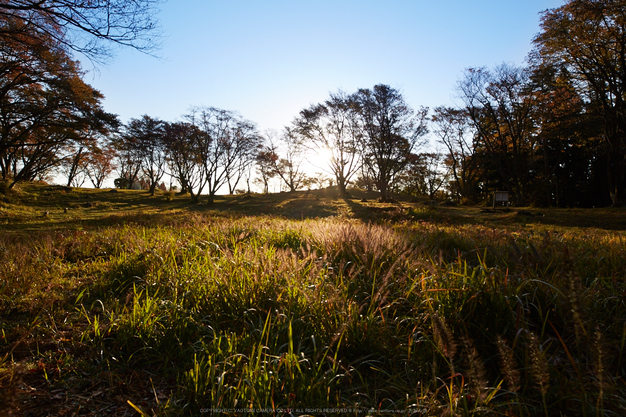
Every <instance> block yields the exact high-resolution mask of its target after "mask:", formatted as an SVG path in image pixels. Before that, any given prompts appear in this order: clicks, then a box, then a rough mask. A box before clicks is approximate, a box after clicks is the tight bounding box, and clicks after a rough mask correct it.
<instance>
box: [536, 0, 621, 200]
mask: <svg viewBox="0 0 626 417" xmlns="http://www.w3.org/2000/svg"><path fill="white" fill-rule="evenodd" d="M534 42H535V46H536V51H535V57H534V58H535V61H536V62H537V61H538V62H539V63H540V64H541V65H544V66H554V67H556V68H562V69H563V70H564V71H566V73H567V74H568V75H569V77H571V80H572V82H573V84H572V85H573V86H575V87H576V89H577V90H578V92H579V93H580V95H581V97H583V98H584V100H585V101H586V102H587V103H588V104H589V110H592V111H593V112H595V114H596V115H597V116H598V117H599V118H600V120H601V123H602V140H603V145H604V155H605V157H606V160H607V167H606V176H607V180H608V188H609V194H610V197H611V200H612V203H613V206H624V205H626V82H625V81H624V80H626V1H624V0H569V1H567V2H566V4H564V5H563V6H561V7H558V8H555V9H550V10H547V11H545V12H544V13H543V14H542V17H541V32H540V33H539V35H538V36H537V37H536V38H535V40H534Z"/></svg>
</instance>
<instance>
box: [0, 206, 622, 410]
mask: <svg viewBox="0 0 626 417" xmlns="http://www.w3.org/2000/svg"><path fill="white" fill-rule="evenodd" d="M142 198H143V197H142ZM320 198H321V197H320ZM122 201H123V200H120V202H119V204H122ZM284 201H288V200H284ZM110 204H111V205H115V203H114V202H111V203H110ZM137 204H138V206H143V204H146V203H141V204H139V203H137ZM158 204H162V203H158ZM158 204H156V205H154V206H153V207H152V208H151V209H150V210H147V212H146V213H144V214H140V211H141V209H138V208H137V207H136V206H133V205H130V206H128V207H127V208H126V209H127V210H128V212H129V213H132V214H115V213H111V212H106V211H104V212H103V213H102V214H101V217H100V218H99V220H98V221H99V222H100V226H99V227H95V226H91V227H84V228H82V229H77V228H62V229H57V230H54V228H52V227H48V228H46V227H45V226H41V227H40V230H41V232H40V233H38V234H36V235H35V234H25V233H24V229H22V228H21V227H20V225H21V224H22V223H19V222H18V221H15V223H14V224H13V226H12V227H11V228H10V230H11V233H6V234H3V235H2V236H0V280H1V281H0V312H1V314H0V317H1V318H0V349H1V350H0V384H1V385H2V392H3V394H2V395H3V396H4V397H3V398H0V404H2V405H0V413H7V412H8V411H7V410H9V409H11V410H19V412H22V411H23V410H26V409H27V408H28V409H29V410H31V411H32V413H31V414H34V415H49V414H62V413H76V412H77V411H78V410H79V409H80V410H85V411H86V412H88V413H91V414H94V415H106V414H115V415H124V414H128V415H132V413H136V410H137V409H140V410H142V412H144V413H146V415H152V414H157V415H198V414H200V413H201V410H206V409H216V408H224V409H226V408H246V409H273V410H279V409H287V408H293V409H298V408H301V409H306V408H343V409H344V410H345V409H348V408H351V409H353V408H358V409H361V410H363V412H365V411H366V410H369V413H370V414H376V412H377V411H376V410H378V411H380V412H383V411H390V410H402V411H403V412H406V413H407V414H409V413H411V412H415V413H419V414H423V415H442V414H448V415H454V414H459V415H482V414H486V413H495V414H496V415H528V416H533V415H546V414H547V415H558V414H559V413H563V414H564V415H574V414H575V415H589V416H596V415H619V414H620V413H621V410H623V408H624V407H626V392H625V387H624V382H623V379H622V378H623V375H624V370H625V359H626V358H624V357H623V352H624V344H625V343H626V329H625V327H624V323H626V307H625V306H624V298H623V294H624V291H626V287H625V284H624V279H625V278H626V257H624V253H626V234H625V232H623V231H612V230H602V229H582V228H575V227H568V226H563V225H557V226H554V225H549V224H541V223H537V224H534V225H530V226H529V225H528V223H516V222H514V221H511V222H509V223H507V224H506V225H503V227H497V221H500V220H498V219H495V221H496V223H492V224H489V223H488V224H485V223H484V219H483V218H477V219H476V223H473V224H470V223H469V222H467V221H464V220H463V217H462V215H461V214H459V213H457V214H455V212H454V210H452V211H451V212H448V213H447V214H446V213H443V214H442V213H441V212H440V211H443V209H431V208H428V209H426V210H423V209H422V208H420V206H418V205H416V206H415V207H414V212H413V213H411V212H409V213H408V215H407V217H405V218H404V220H402V221H400V222H391V221H389V220H388V219H384V218H382V219H380V221H379V222H369V223H366V222H363V221H362V220H361V219H359V218H348V217H346V216H345V214H342V213H338V214H335V215H333V216H320V218H316V219H306V218H304V219H303V220H300V219H298V216H295V215H294V216H293V217H292V218H289V217H288V216H285V217H275V216H269V215H261V216H248V215H245V214H242V213H239V214H237V213H232V210H231V213H230V214H225V213H224V212H220V211H215V210H213V209H207V210H204V211H203V210H198V209H197V207H192V208H190V209H189V210H183V209H182V208H179V209H177V210H179V211H177V212H175V213H172V214H171V215H169V216H163V217H161V216H158V213H159V210H160V206H159V205H158ZM163 204H165V203H163ZM242 204H243V203H242ZM307 204H308V203H307ZM346 204H347V203H346ZM353 204H356V203H353ZM364 205H365V204H364ZM372 207H378V206H377V205H376V204H372ZM350 209H351V210H352V209H353V208H350ZM355 209H356V210H365V209H364V208H358V207H356V208H355ZM12 210H16V212H17V209H16V208H12ZM167 210H171V208H168V209H167ZM455 210H456V209H455ZM422 211H423V212H424V213H425V214H424V215H421V214H420V213H422ZM470 213H471V211H470ZM618 214H619V215H622V214H620V213H618ZM376 215H377V216H379V217H380V213H378V214H376ZM561 215H562V214H561ZM93 216H94V219H96V218H97V217H95V214H94V215H93ZM112 216H119V219H128V220H130V221H128V222H127V224H125V225H124V224H120V223H119V222H118V221H117V220H114V218H112ZM411 216H413V218H411ZM428 216H433V217H428ZM498 216H500V215H498ZM502 216H507V214H503V215H502ZM546 217H548V216H546ZM107 219H108V220H107ZM131 219H132V220H131ZM541 219H543V217H542V218H541ZM511 220H514V219H511ZM615 221H619V220H615V219H614V220H613V222H615ZM26 223H29V221H26ZM29 227H32V225H31V226H29ZM609 229H610V228H609ZM26 387H29V388H28V389H30V391H26ZM84 393H89V394H87V395H85V394H84ZM131 404H132V405H131ZM1 407H5V408H4V409H2V408H1ZM135 407H136V408H135ZM227 414H228V413H227ZM230 414H232V415H236V414H239V413H235V412H233V413H230ZM356 414H358V413H352V415H356Z"/></svg>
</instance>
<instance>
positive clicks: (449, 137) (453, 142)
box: [432, 107, 480, 201]
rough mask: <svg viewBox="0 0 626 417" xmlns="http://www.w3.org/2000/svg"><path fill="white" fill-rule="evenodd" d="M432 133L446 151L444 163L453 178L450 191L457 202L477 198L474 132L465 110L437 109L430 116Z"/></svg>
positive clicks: (478, 168)
mask: <svg viewBox="0 0 626 417" xmlns="http://www.w3.org/2000/svg"><path fill="white" fill-rule="evenodd" d="M432 125H433V132H434V134H435V136H437V137H438V138H439V140H440V141H441V143H442V144H444V145H445V147H446V148H447V151H448V152H447V154H446V163H447V164H448V165H449V166H450V175H451V176H452V184H451V191H452V194H453V196H454V198H455V199H456V200H461V199H466V200H467V201H471V200H473V199H475V198H476V197H477V193H478V182H479V179H480V165H479V163H478V161H477V158H476V155H475V146H474V138H475V137H476V131H475V129H472V126H471V122H470V120H469V119H468V114H467V112H466V111H465V110H464V109H454V108H450V107H437V108H436V109H435V111H434V114H433V116H432Z"/></svg>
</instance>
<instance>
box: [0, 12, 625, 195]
mask: <svg viewBox="0 0 626 417" xmlns="http://www.w3.org/2000/svg"><path fill="white" fill-rule="evenodd" d="M119 3H120V5H119V6H120V7H119V8H117V9H115V10H118V11H117V12H115V13H117V14H115V13H113V14H111V13H112V12H111V10H112V9H107V10H104V9H101V10H99V8H90V7H87V6H86V5H85V4H84V2H82V1H78V0H76V1H70V2H60V1H48V2H29V1H5V2H2V4H0V22H1V27H0V48H1V49H2V54H1V55H0V61H1V62H0V174H1V175H2V180H3V181H5V182H6V183H7V186H8V187H12V186H13V185H14V184H16V183H17V182H19V181H31V180H37V179H46V178H50V177H52V176H57V178H58V177H59V176H62V177H63V178H65V180H66V181H67V184H68V185H69V186H72V185H73V186H81V185H83V184H85V183H86V182H87V180H89V181H90V182H91V184H92V185H93V186H94V187H96V188H99V187H102V186H103V185H104V183H105V181H106V180H107V179H108V180H109V181H110V180H114V182H115V185H116V186H117V187H121V188H133V187H137V184H141V186H142V187H145V188H147V189H149V190H150V191H151V192H152V193H154V192H155V189H156V188H157V187H159V186H160V187H166V188H167V186H166V185H165V184H164V178H170V177H171V178H172V181H171V182H170V185H169V186H170V187H171V186H172V185H173V184H175V185H176V187H177V189H178V190H179V191H180V192H183V193H189V195H190V196H191V198H192V200H194V201H200V196H201V195H203V196H207V195H208V201H209V202H211V201H213V199H214V196H215V195H216V193H218V192H219V193H226V192H228V193H230V194H232V193H235V192H237V191H242V192H250V191H251V188H252V187H251V184H252V185H255V187H254V188H255V189H257V190H259V189H262V190H263V191H265V192H268V183H269V181H270V180H272V178H275V180H276V181H279V182H280V183H281V184H282V187H283V188H284V189H286V190H291V191H294V190H298V189H302V188H311V187H315V186H321V184H324V183H328V182H332V183H333V184H336V185H337V186H338V188H339V190H340V191H341V192H342V193H344V194H345V193H346V189H347V187H348V186H353V187H357V188H362V189H367V190H376V191H378V192H379V193H380V198H381V200H383V201H384V200H388V199H389V198H391V197H390V195H391V193H394V192H396V193H397V192H402V193H408V194H414V195H428V196H430V198H444V199H452V200H454V201H457V202H462V203H478V202H481V201H485V200H488V199H489V198H490V196H491V195H492V193H493V192H494V191H496V190H506V191H509V193H510V194H511V198H512V200H513V203H514V204H515V205H518V206H524V205H537V206H559V207H592V206H609V205H612V206H624V205H625V204H626V194H625V193H626V143H625V135H626V116H625V114H626V113H625V107H626V104H625V102H624V99H625V95H624V90H625V89H626V82H625V81H624V80H626V2H624V1H618V0H570V1H567V2H566V3H565V4H564V5H563V6H561V7H559V8H555V9H551V10H546V11H545V12H543V13H542V14H541V17H540V19H541V21H540V23H541V31H540V33H539V34H537V36H536V37H535V38H534V39H533V44H534V48H533V50H532V52H531V53H530V54H529V56H528V59H527V62H526V65H524V66H521V67H517V66H513V65H509V64H502V65H500V66H497V67H495V68H468V69H467V70H466V71H465V72H464V73H463V74H462V76H461V80H460V81H459V83H458V84H457V85H456V86H442V88H453V89H454V91H455V94H456V96H457V97H459V98H460V99H461V101H460V102H461V103H462V105H461V106H459V107H457V108H450V107H437V108H435V109H427V108H424V107H418V108H417V109H414V108H412V107H411V106H410V105H409V104H408V103H406V101H405V100H404V98H403V96H402V94H401V93H400V92H399V91H398V90H397V89H395V88H393V87H391V86H388V85H385V84H379V85H376V86H374V87H372V88H363V89H359V90H358V91H355V92H343V91H338V92H336V93H332V94H330V95H329V97H328V99H327V100H325V101H324V102H322V103H319V104H316V105H313V106H311V107H309V108H305V109H302V111H300V113H299V114H297V115H295V117H294V120H293V122H292V123H291V124H290V125H289V126H285V127H284V129H283V130H282V131H281V132H280V133H274V134H268V133H261V132H259V131H258V130H257V128H256V126H255V124H254V123H253V122H251V121H249V120H245V119H244V118H242V117H241V116H240V115H239V114H238V113H237V112H235V111H229V110H223V109H217V108H214V107H195V108H192V109H191V110H189V111H188V112H187V114H185V115H182V116H181V119H180V120H179V121H172V122H168V121H163V120H159V119H157V118H154V117H150V116H149V115H145V116H143V117H141V118H139V119H132V120H130V121H128V122H127V123H122V122H121V121H120V120H119V118H118V117H117V116H116V115H113V114H110V113H108V112H106V110H105V109H104V108H103V106H102V98H103V96H102V93H101V92H99V91H97V90H95V89H94V88H92V87H91V86H89V85H88V84H87V83H85V81H84V80H83V75H84V74H83V72H82V71H81V68H80V65H79V63H78V61H76V60H75V58H74V56H75V55H77V54H83V55H86V56H87V57H89V58H91V59H93V60H95V61H98V60H104V59H105V58H106V57H107V56H108V54H109V52H110V51H109V50H108V49H107V45H108V44H110V43H111V42H113V43H118V44H121V45H127V46H130V47H134V48H136V49H139V50H149V48H150V47H151V44H150V41H149V40H150V39H151V37H150V36H148V35H149V34H150V33H151V32H152V31H153V30H154V29H155V26H154V24H153V22H152V20H151V19H152V13H153V12H154V11H153V9H152V7H153V6H154V3H155V2H154V1H149V0H146V1H142V2H133V3H132V4H133V5H132V6H130V5H128V4H127V2H119ZM107 25H109V26H107ZM107 42H108V43H107ZM427 138H430V139H431V140H430V146H425V142H426V141H427ZM314 150H318V151H320V150H321V151H323V152H325V153H326V154H328V155H330V158H329V166H328V168H327V170H328V172H329V173H331V174H332V177H333V178H330V179H328V180H326V181H325V180H324V179H323V178H312V177H311V175H310V174H309V173H307V172H306V171H305V170H304V169H303V162H304V160H305V159H306V158H307V155H309V154H310V153H311V151H314ZM244 184H245V185H244Z"/></svg>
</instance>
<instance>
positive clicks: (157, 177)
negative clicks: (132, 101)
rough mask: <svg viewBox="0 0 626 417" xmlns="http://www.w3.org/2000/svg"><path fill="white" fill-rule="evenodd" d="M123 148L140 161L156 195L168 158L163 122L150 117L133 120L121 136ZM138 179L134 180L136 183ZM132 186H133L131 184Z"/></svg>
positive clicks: (151, 190)
mask: <svg viewBox="0 0 626 417" xmlns="http://www.w3.org/2000/svg"><path fill="white" fill-rule="evenodd" d="M121 139H122V141H123V142H124V143H123V144H122V147H123V148H124V149H125V150H126V151H127V152H129V153H130V154H132V155H134V156H135V157H136V158H137V160H138V161H139V165H140V168H141V172H142V173H143V178H145V179H146V180H147V182H148V184H149V191H150V195H154V193H155V190H156V187H157V185H158V184H159V182H160V181H161V178H163V175H164V174H165V166H166V156H165V149H164V146H163V122H162V121H161V120H158V119H155V118H152V117H150V116H148V115H144V116H142V117H141V118H140V119H131V120H130V122H129V123H128V124H127V125H126V127H125V130H124V133H123V134H122V135H121ZM135 180H136V179H135V178H133V179H132V181H133V182H134V181H135ZM131 185H132V184H131Z"/></svg>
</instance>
